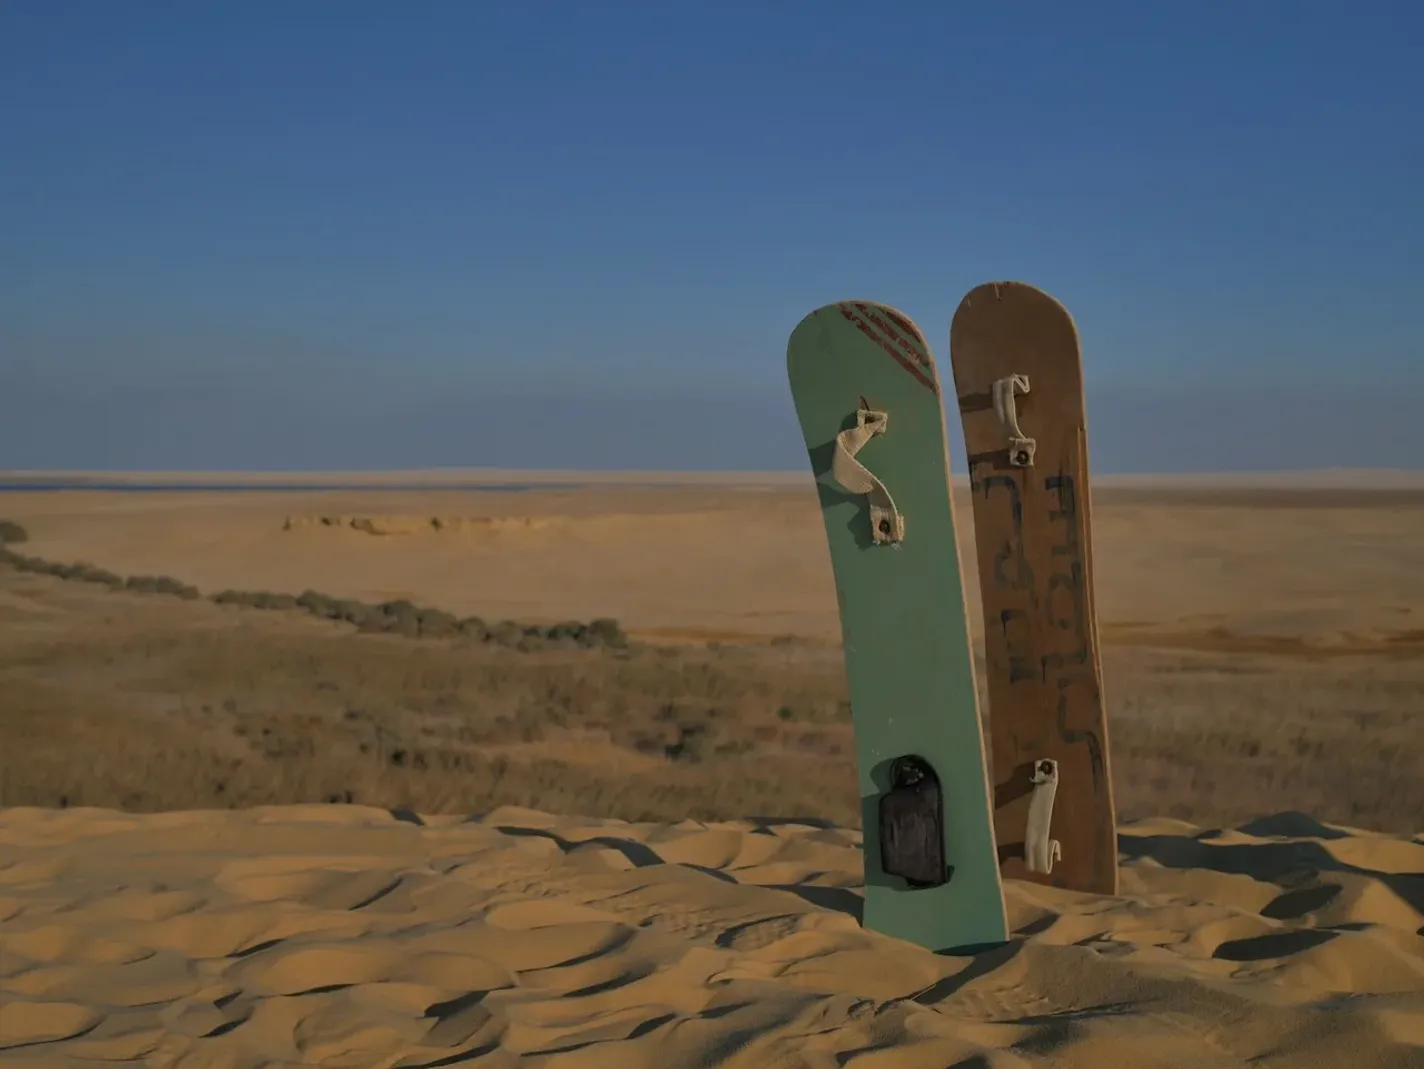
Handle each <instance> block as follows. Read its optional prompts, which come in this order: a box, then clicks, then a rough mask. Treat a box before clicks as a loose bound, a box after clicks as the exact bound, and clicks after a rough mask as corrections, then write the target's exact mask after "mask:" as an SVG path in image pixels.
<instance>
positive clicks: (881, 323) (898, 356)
mask: <svg viewBox="0 0 1424 1069" xmlns="http://www.w3.org/2000/svg"><path fill="white" fill-rule="evenodd" d="M836 307H837V308H838V309H840V313H841V315H843V316H845V318H846V319H847V320H849V321H850V322H851V323H854V324H855V328H856V329H857V330H858V331H860V332H861V333H862V334H864V335H865V336H866V337H867V338H869V339H870V340H871V341H873V342H874V343H875V344H876V345H878V346H880V348H882V349H884V350H885V351H886V352H887V353H889V354H890V356H891V358H892V359H893V360H894V361H895V362H896V363H897V364H899V365H900V366H901V367H902V368H904V369H905V370H906V371H908V372H909V373H910V374H911V375H913V376H914V377H915V380H916V381H917V382H919V384H920V385H921V386H923V387H924V388H925V389H927V390H929V391H930V392H931V393H933V394H938V393H939V384H938V383H936V382H935V380H934V379H932V378H931V377H930V376H928V375H926V374H925V369H927V368H928V367H929V366H930V365H929V363H928V361H927V358H926V357H925V355H924V354H923V353H922V352H921V351H920V349H919V346H917V345H915V344H914V343H913V342H912V341H911V340H910V338H909V337H907V336H906V335H908V334H911V333H912V332H911V331H910V330H909V329H908V328H909V324H908V323H904V321H903V320H900V319H899V317H896V321H897V322H898V323H900V324H902V329H904V330H905V333H904V334H902V333H901V332H900V331H899V330H896V329H895V328H894V327H892V326H891V325H890V324H889V323H887V322H886V321H885V319H884V317H882V316H880V315H879V314H877V311H876V310H875V309H873V308H871V307H870V306H868V305H865V304H838V305H836ZM872 323H873V324H875V327H872V326H871V324H872ZM876 327H878V328H879V330H876V329H875V328H876Z"/></svg>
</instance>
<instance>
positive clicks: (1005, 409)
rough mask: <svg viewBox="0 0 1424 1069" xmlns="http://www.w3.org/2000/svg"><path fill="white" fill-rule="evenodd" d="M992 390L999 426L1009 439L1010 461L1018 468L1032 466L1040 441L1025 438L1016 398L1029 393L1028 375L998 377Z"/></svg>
mask: <svg viewBox="0 0 1424 1069" xmlns="http://www.w3.org/2000/svg"><path fill="white" fill-rule="evenodd" d="M992 392H993V395H994V414H995V415H996V416H998V417H999V427H1000V428H1001V429H1002V430H1003V432H1004V436H1005V437H1006V438H1008V440H1009V442H1008V445H1009V463H1010V464H1012V465H1013V466H1014V467H1016V468H1029V467H1032V466H1033V454H1034V451H1035V450H1036V449H1037V448H1038V443H1037V442H1035V441H1034V440H1033V439H1032V438H1025V437H1024V432H1023V431H1022V430H1020V429H1019V409H1018V403H1017V402H1016V401H1015V400H1014V397H1015V395H1017V394H1021V393H1028V376H1027V375H1010V376H1009V377H1008V378H1005V379H996V380H995V381H994V385H993V387H992Z"/></svg>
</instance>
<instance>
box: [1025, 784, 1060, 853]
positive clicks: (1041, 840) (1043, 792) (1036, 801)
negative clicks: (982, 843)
mask: <svg viewBox="0 0 1424 1069" xmlns="http://www.w3.org/2000/svg"><path fill="white" fill-rule="evenodd" d="M1030 779H1031V782H1032V783H1033V796H1032V797H1031V798H1030V799H1029V802H1028V832H1027V834H1026V835H1025V836H1024V860H1025V861H1026V862H1027V863H1028V870H1029V872H1037V873H1041V874H1042V875H1044V876H1047V875H1048V874H1049V873H1050V872H1052V871H1053V863H1054V862H1055V861H1061V860H1062V858H1063V848H1062V846H1060V845H1059V842H1058V840H1057V839H1050V838H1049V837H1048V833H1049V830H1050V828H1051V826H1052V824H1053V797H1054V795H1055V794H1057V793H1058V762H1057V761H1054V760H1051V759H1050V758H1047V757H1045V758H1043V759H1042V760H1039V761H1035V762H1034V763H1033V776H1032V777H1030Z"/></svg>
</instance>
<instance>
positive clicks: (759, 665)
mask: <svg viewBox="0 0 1424 1069" xmlns="http://www.w3.org/2000/svg"><path fill="white" fill-rule="evenodd" d="M1105 670H1106V672H1107V682H1108V696H1109V700H1110V705H1111V723H1112V732H1113V748H1114V757H1115V761H1116V770H1115V771H1116V786H1117V797H1118V802H1119V807H1120V809H1121V811H1122V815H1123V816H1124V817H1125V818H1129V819H1130V818H1133V817H1137V816H1143V815H1148V814H1154V815H1170V816H1175V817H1180V818H1183V819H1188V820H1193V821H1197V822H1202V823H1225V822H1231V821H1237V820H1242V819H1246V818H1248V817H1251V816H1254V815H1257V814H1260V813H1264V812H1275V811H1279V810H1282V809H1288V808H1289V809H1301V810H1305V811H1308V812H1310V813H1312V814H1313V815H1315V816H1316V817H1318V818H1321V819H1325V820H1333V821H1339V822H1344V823H1349V824H1355V825H1360V826H1366V827H1372V828H1378V829H1383V830H1392V831H1401V830H1403V831H1417V830H1418V829H1419V814H1420V813H1421V812H1424V779H1421V777H1420V776H1419V775H1418V770H1419V769H1420V768H1424V729H1421V726H1420V724H1419V722H1418V720H1417V719H1416V718H1417V715H1418V713H1419V711H1420V709H1421V707H1424V660H1421V659H1419V658H1405V657H1386V656H1373V657H1347V656H1329V657H1327V656H1317V657H1311V656H1280V655H1277V656H1268V655H1262V654H1250V655H1242V654H1233V653H1228V652H1218V651H1162V650H1153V649H1143V648H1134V647H1121V648H1111V649H1110V650H1109V651H1108V656H1107V660H1106V664H1105ZM304 801H351V802H360V803H366V804H374V805H381V806H386V807H390V808H399V807H410V808H413V809H416V810H419V811H422V812H479V811H485V810H489V809H491V808H493V807H494V806H497V805H500V804H505V803H513V804H521V805H528V806H533V807H537V808H540V809H545V810H551V811H562V812H577V813H582V814H587V815H598V816H613V817H622V818H626V819H635V820H636V819H658V820H677V819H680V818H684V817H694V818H718V817H733V816H745V815H753V814H762V815H783V816H787V815H797V816H813V817H819V818H823V819H826V820H830V821H833V822H836V823H841V824H854V823H856V822H857V820H858V800H857V799H856V797H855V775H854V747H853V743H852V738H851V728H850V722H849V712H848V707H847V703H846V700H845V687H844V679H843V675H842V666H841V660H840V654H839V651H838V650H835V649H833V648H829V647H826V646H823V645H818V644H814V643H802V642H780V643H769V644H759V645H746V646H738V647H725V648H716V647H710V648H709V647H696V646H683V647H677V648H671V647H653V646H637V645H635V646H633V647H632V648H629V649H626V650H618V649H609V648H598V649H567V648H566V649H556V650H545V651H535V652H519V651H516V650H511V649H508V648H503V647H500V646H497V645H493V644H490V643H487V642H480V641H477V640H475V639H472V638H470V637H462V636H452V637H446V638H423V639H416V638H409V637H403V636H401V635H398V634H389V633H387V634H371V633H361V632H359V631H358V630H357V629H356V628H354V627H353V626H351V625H349V624H343V623H340V622H333V621H327V620H320V619H315V618H312V617H309V616H304V615H300V614H295V613H287V612H270V611H265V612H264V611H261V610H258V609H254V608H251V607H248V606H241V605H230V604H229V605H219V604H214V603H212V602H211V601H208V600H184V599H181V598H173V597H160V596H154V595H152V594H145V593H141V592H136V591H132V590H109V589H107V588H105V587H103V586H100V585H96V584H92V583H80V582H71V581H65V580H63V579H61V578H57V577H54V576H51V575H40V574H33V573H23V572H19V571H16V570H15V569H13V568H7V567H0V804H3V805H42V806H65V805H102V806H117V807H123V808H128V809H139V810H159V809H174V808H211V807H237V806H249V805H256V804H266V803H293V802H304Z"/></svg>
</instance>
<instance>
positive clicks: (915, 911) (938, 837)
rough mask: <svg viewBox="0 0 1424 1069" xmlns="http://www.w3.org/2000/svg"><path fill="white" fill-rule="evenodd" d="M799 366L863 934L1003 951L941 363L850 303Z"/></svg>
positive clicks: (806, 336)
mask: <svg viewBox="0 0 1424 1069" xmlns="http://www.w3.org/2000/svg"><path fill="white" fill-rule="evenodd" d="M786 363H787V370H788V373H789V375H790V379H791V394H792V397H793V398H794V400H795V402H796V414H797V416H798V418H799V419H800V422H801V431H802V434H803V435H804V436H805V439H806V449H807V452H808V453H809V454H810V458H811V470H812V472H813V474H814V475H815V477H816V484H817V490H818V491H819V493H820V499H821V513H822V516H823V518H824V520H825V523H826V538H827V540H828V541H829V543H830V550H831V566H832V569H833V570H834V572H835V580H836V596H837V600H838V602H839V604H840V616H841V635H842V639H843V642H844V647H845V661H846V676H847V679H848V682H849V685H850V699H851V709H852V717H853V720H854V723H855V741H856V756H857V761H858V764H859V769H860V796H861V823H862V827H863V828H864V841H865V846H864V850H865V912H864V920H863V923H864V925H865V927H867V928H870V929H873V930H875V931H878V932H883V933H884V934H886V935H891V936H895V937H897V938H900V939H905V940H908V941H910V942H913V943H918V944H920V945H921V946H924V947H928V948H930V949H932V950H948V949H951V948H964V947H971V946H979V945H985V944H992V943H1002V942H1004V941H1006V940H1007V939H1008V923H1007V919H1006V917H1005V912H1004V895H1003V887H1002V885H1001V884H1000V882H999V863H998V856H997V853H996V850H995V846H994V830H993V829H994V826H993V809H992V806H991V804H990V794H989V776H988V768H987V763H986V761H985V753H984V736H983V733H982V729H981V727H980V721H979V710H978V696H977V694H976V692H975V688H974V666H973V661H972V660H971V659H970V652H969V634H968V626H967V617H966V613H965V606H964V588H963V583H962V578H961V575H960V569H959V552H958V547H957V546H956V543H955V540H954V512H953V506H952V504H951V501H950V495H949V462H948V455H947V453H946V449H945V429H944V426H945V424H944V409H943V406H942V404H941V401H940V390H939V377H938V375H937V373H936V371H935V366H934V361H933V359H932V358H931V357H930V353H929V347H928V345H926V343H925V339H924V336H923V335H922V334H921V333H920V331H919V328H917V327H916V326H915V325H914V324H913V323H912V322H910V320H909V319H908V318H907V317H906V316H904V315H902V314H901V313H899V312H897V311H895V310H894V309H892V308H888V307H886V306H885V305H882V304H875V303H872V302H868V301H843V302H841V303H839V304H831V305H827V306H826V307H824V308H820V309H817V310H816V311H815V312H812V313H811V314H810V315H809V316H807V317H806V318H805V319H803V320H802V321H801V323H800V325H798V326H797V328H796V330H795V331H794V332H793V333H792V335H791V341H790V343H789V345H788V346H787V354H786ZM936 781H937V783H936ZM946 877H947V879H946Z"/></svg>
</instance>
